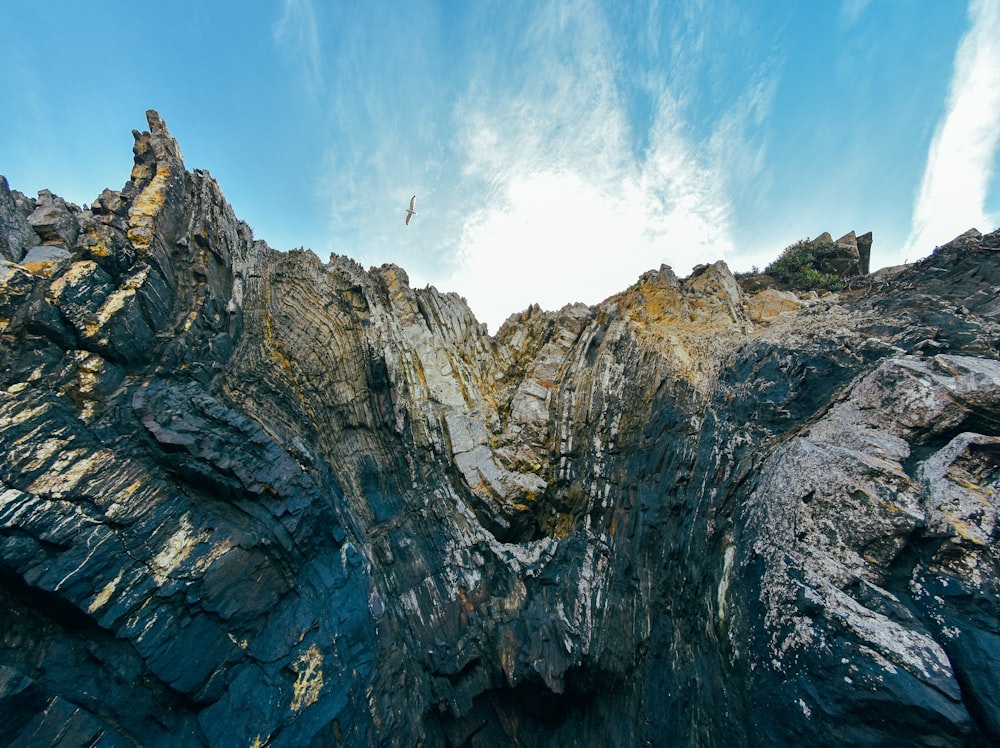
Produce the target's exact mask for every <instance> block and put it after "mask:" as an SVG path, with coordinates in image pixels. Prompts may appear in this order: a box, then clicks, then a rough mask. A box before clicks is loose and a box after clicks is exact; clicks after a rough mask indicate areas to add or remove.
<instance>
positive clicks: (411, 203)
mask: <svg viewBox="0 0 1000 748" xmlns="http://www.w3.org/2000/svg"><path fill="white" fill-rule="evenodd" d="M416 200H417V196H416V195H414V196H413V197H411V198H410V210H413V203H415V202H416Z"/></svg>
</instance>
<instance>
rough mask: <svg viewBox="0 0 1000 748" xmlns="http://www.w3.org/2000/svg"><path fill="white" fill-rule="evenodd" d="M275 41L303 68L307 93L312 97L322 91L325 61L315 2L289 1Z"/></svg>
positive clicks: (277, 26) (304, 0)
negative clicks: (314, 6)
mask: <svg viewBox="0 0 1000 748" xmlns="http://www.w3.org/2000/svg"><path fill="white" fill-rule="evenodd" d="M274 38H275V41H277V42H278V44H279V45H281V46H282V48H283V49H284V50H285V52H286V53H287V54H289V56H291V57H293V58H294V59H296V60H297V61H298V62H299V64H300V65H301V67H302V74H303V77H304V79H305V86H306V90H307V91H309V93H310V94H312V95H316V94H318V93H319V92H320V91H322V89H323V57H322V49H321V47H320V38H319V30H318V28H317V25H316V11H315V9H314V8H313V4H312V0H285V3H284V10H283V11H282V13H281V19H280V20H279V21H278V23H277V25H276V26H275V27H274Z"/></svg>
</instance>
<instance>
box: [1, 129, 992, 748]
mask: <svg viewBox="0 0 1000 748" xmlns="http://www.w3.org/2000/svg"><path fill="white" fill-rule="evenodd" d="M147 116H148V121H149V127H150V131H149V132H142V133H140V132H136V133H135V134H134V135H135V147H134V153H135V166H134V168H133V170H132V174H131V178H130V180H129V182H128V183H127V184H126V185H125V186H124V187H123V189H122V190H121V191H120V192H114V191H111V190H106V191H105V192H104V193H102V195H101V196H100V197H99V198H98V199H97V200H95V201H94V204H93V206H92V208H91V209H90V210H84V211H74V210H72V209H70V208H68V207H67V212H66V213H65V214H63V213H60V214H59V215H60V216H63V217H65V215H68V216H70V217H71V218H72V220H73V221H74V222H75V224H76V232H77V233H76V238H75V240H74V241H73V242H67V241H66V238H67V237H68V236H70V235H71V234H72V232H71V231H70V230H69V229H68V228H66V227H64V229H65V230H64V231H63V233H62V234H59V236H61V237H62V239H63V241H62V244H63V248H64V250H65V251H66V252H67V253H68V254H69V257H68V258H58V260H57V261H55V262H51V263H49V264H46V265H44V267H42V266H39V265H37V264H33V263H28V265H20V264H15V262H13V260H14V257H13V253H12V254H11V255H9V257H10V259H11V260H12V261H10V262H0V720H2V722H3V724H4V725H5V729H4V737H3V739H4V741H5V742H7V743H10V744H48V743H51V742H53V741H54V740H55V739H56V738H59V737H61V739H63V740H68V741H70V742H74V743H80V744H97V743H100V744H120V743H121V744H142V745H153V746H155V745H185V746H189V745H254V744H256V745H263V744H268V745H273V746H281V745H294V746H299V745H331V744H332V745H417V744H423V745H429V746H435V745H441V746H444V745H469V746H487V745H507V744H513V745H526V746H542V745H580V746H583V745H635V746H638V745H646V744H663V743H670V744H673V743H677V744H680V745H692V744H695V745H704V746H715V745H719V746H721V745H726V746H729V745H770V744H792V743H795V744H798V743H813V744H818V745H845V744H856V745H870V744H888V743H890V742H891V743H892V744H899V745H954V746H968V745H988V744H991V743H993V742H996V741H997V740H998V739H1000V724H998V720H997V717H996V715H997V713H998V706H1000V705H998V702H997V696H996V694H998V693H1000V682H998V675H997V674H998V673H1000V614H998V612H997V611H998V610H1000V607H998V606H997V599H998V597H997V594H998V589H997V587H998V583H1000V572H998V569H1000V566H998V558H997V555H996V554H997V552H996V547H997V546H996V535H997V507H996V501H997V495H998V489H1000V355H998V345H1000V327H998V318H1000V302H998V300H997V299H998V293H997V292H998V291H1000V254H998V253H997V252H996V251H995V249H996V248H997V247H998V246H1000V234H997V233H994V234H988V235H982V234H979V233H978V232H974V233H972V232H969V233H967V234H965V235H963V236H962V237H960V238H959V240H956V242H954V243H950V244H948V245H945V246H943V247H940V248H938V249H937V250H936V251H935V252H934V254H933V255H931V256H930V257H928V258H927V259H926V260H924V261H923V262H920V263H915V264H913V265H908V266H906V267H904V268H901V269H899V270H898V271H896V272H895V273H893V274H891V275H883V276H880V277H879V278H877V279H872V284H871V288H870V289H869V290H868V292H867V293H863V294H857V293H851V294H847V293H845V294H841V295H836V294H828V295H825V296H822V297H820V296H816V295H815V294H814V295H812V296H811V297H806V296H805V295H803V296H792V295H784V294H782V293H780V292H778V291H773V290H772V291H761V292H759V293H756V294H753V295H750V294H749V293H748V292H747V291H746V289H745V288H744V289H741V287H740V285H738V284H737V282H736V279H735V278H734V277H733V275H732V274H731V273H730V272H729V270H728V268H727V267H726V266H725V264H724V263H721V262H720V263H715V264H713V265H710V266H700V267H698V268H696V269H695V270H694V271H693V272H692V274H691V275H690V276H689V277H688V278H684V279H680V278H678V277H677V276H676V275H675V274H674V273H673V272H672V271H671V270H670V268H667V267H665V266H664V267H661V268H660V269H658V270H652V271H650V272H648V273H646V274H644V275H643V276H642V277H641V278H639V279H638V281H637V283H636V284H635V285H633V286H632V287H631V288H629V289H626V290H625V291H623V292H622V293H620V294H617V295H615V296H613V297H611V298H609V299H607V300H606V301H604V302H603V303H601V304H599V305H597V306H594V307H588V306H584V305H582V304H576V305H569V306H567V307H565V308H563V309H561V310H559V311H557V312H548V311H543V310H541V309H539V308H538V307H532V308H529V309H528V310H525V311H524V312H522V313H519V314H516V315H513V316H512V317H511V318H510V319H509V320H508V321H507V322H506V323H505V324H504V325H503V327H502V328H501V329H500V331H499V332H498V333H497V335H496V337H493V338H491V337H489V336H488V335H487V334H486V331H485V328H484V326H482V325H481V324H479V323H478V322H477V321H476V320H475V318H474V317H473V315H472V313H471V312H470V311H469V309H468V307H467V305H466V304H465V302H464V301H463V300H462V299H461V298H460V297H458V296H456V295H454V294H447V293H441V292H439V291H437V290H436V289H434V288H426V289H413V288H411V287H410V286H409V280H408V278H407V276H406V273H405V272H404V271H403V270H402V269H401V268H398V267H396V266H392V265H386V266H383V267H380V268H373V269H370V270H367V271H366V270H365V269H363V268H362V267H360V266H359V265H358V264H357V263H355V262H354V261H352V260H350V259H348V258H345V257H339V256H331V257H330V259H329V261H328V262H326V263H323V262H321V261H320V260H319V259H318V258H317V257H316V256H315V255H313V254H312V253H310V252H305V251H293V252H288V253H280V252H276V251H274V250H272V249H271V248H270V247H268V246H267V245H266V244H265V243H263V242H261V241H259V240H255V239H254V238H253V236H252V234H251V232H250V230H249V228H248V227H247V226H246V225H245V224H243V223H241V222H240V221H238V220H237V219H236V217H235V216H234V215H233V211H232V209H231V208H230V207H229V205H228V204H227V203H226V202H225V200H224V198H223V196H222V193H221V190H220V189H219V186H218V185H217V184H216V182H215V181H214V180H213V179H212V178H211V176H210V175H209V174H208V172H205V171H197V170H196V171H193V172H191V171H188V170H187V169H186V168H185V166H184V164H183V161H182V157H181V152H180V148H179V147H178V146H177V144H176V142H175V141H174V140H173V138H172V137H171V136H170V134H169V132H168V131H167V129H166V126H165V125H164V124H163V122H162V120H161V119H160V118H159V116H158V115H156V113H155V112H150V113H148V115H147ZM4 189H6V185H4ZM0 192H2V191H0ZM5 194H7V195H8V197H9V198H10V199H9V200H8V202H7V203H2V202H0V209H2V210H4V211H5V212H4V213H3V216H4V223H3V229H4V238H5V240H6V243H7V244H6V246H7V247H8V248H13V247H15V246H17V247H19V249H18V250H17V251H18V252H22V255H23V249H24V248H26V247H31V246H34V245H35V244H37V243H38V239H37V238H35V239H33V240H32V241H31V242H29V243H27V244H25V243H24V239H23V237H22V238H18V237H19V236H21V235H20V234H18V231H20V229H21V228H23V226H22V225H21V224H20V223H18V222H17V220H16V218H17V216H21V217H22V218H23V219H24V220H25V221H26V220H27V215H33V214H34V211H36V210H37V208H36V207H35V206H33V205H28V208H30V209H28V208H25V207H24V206H25V205H26V204H20V207H18V205H19V204H18V203H17V202H16V200H15V198H14V193H11V192H9V191H8V192H7V193H5ZM2 197H3V196H2V195H0V200H2ZM4 205H7V207H6V208H5V207H4ZM11 205H13V206H14V208H10V206H11ZM25 210H27V213H25ZM8 216H14V218H13V219H11V220H10V221H8V219H7V217H8ZM49 225H52V224H49ZM19 227H20V228H19ZM32 233H33V232H32ZM825 241H828V242H829V243H830V245H831V246H832V245H834V244H838V245H842V246H841V247H840V249H839V250H838V251H839V252H841V255H842V256H843V257H847V256H848V255H849V257H847V259H848V260H849V261H850V262H854V263H855V266H856V267H855V268H854V269H852V268H851V267H846V268H845V269H844V272H864V271H865V270H866V267H865V265H866V263H867V260H868V257H867V255H866V252H867V251H868V250H870V235H866V236H865V237H860V238H855V237H854V235H853V234H849V235H848V236H847V237H844V238H842V239H841V240H838V242H836V243H835V242H833V241H832V238H831V237H829V235H827V236H826V239H825ZM17 259H20V258H17ZM848 264H849V263H848ZM40 271H44V272H40ZM778 306H781V307H784V306H788V307H790V308H789V309H787V310H784V309H779V310H778V311H774V310H775V309H776V308H777V307H778ZM782 311H784V312H786V313H782ZM53 736H56V738H54V737H53Z"/></svg>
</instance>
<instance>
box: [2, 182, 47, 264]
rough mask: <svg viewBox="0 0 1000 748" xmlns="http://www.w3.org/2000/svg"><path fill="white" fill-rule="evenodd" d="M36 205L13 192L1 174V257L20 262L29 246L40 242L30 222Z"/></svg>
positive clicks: (18, 193)
mask: <svg viewBox="0 0 1000 748" xmlns="http://www.w3.org/2000/svg"><path fill="white" fill-rule="evenodd" d="M33 208H34V206H33V205H31V204H30V202H29V201H28V200H27V199H26V198H25V197H24V195H22V194H21V193H20V192H12V191H11V189H10V185H9V184H8V183H7V178H6V177H4V176H2V175H0V258H5V259H7V260H11V261H12V262H18V261H19V260H20V259H21V258H22V257H24V253H25V252H26V251H27V250H28V248H29V247H31V246H33V245H35V244H38V243H39V241H40V239H39V236H38V234H36V233H35V231H34V229H32V228H31V225H30V224H29V223H28V216H29V215H31V211H32V210H33Z"/></svg>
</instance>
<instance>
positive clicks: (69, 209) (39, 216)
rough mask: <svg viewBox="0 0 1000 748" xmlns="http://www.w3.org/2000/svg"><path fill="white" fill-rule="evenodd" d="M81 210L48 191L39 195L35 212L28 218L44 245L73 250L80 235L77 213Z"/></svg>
mask: <svg viewBox="0 0 1000 748" xmlns="http://www.w3.org/2000/svg"><path fill="white" fill-rule="evenodd" d="M78 212H79V208H77V207H76V206H75V205H74V206H70V205H69V204H68V203H67V202H66V201H65V200H63V199H62V198H61V197H59V196H58V195H53V194H52V193H51V192H49V191H48V190H42V191H41V192H39V193H38V201H37V203H36V204H35V210H34V211H32V213H31V215H29V216H28V225H29V226H31V228H33V229H34V230H35V233H36V234H38V236H40V237H41V238H42V242H43V243H44V244H48V245H52V246H56V247H63V248H64V249H69V248H71V247H72V246H73V245H74V244H75V243H76V237H77V236H78V235H79V233H80V226H79V224H78V223H77V219H76V215H75V213H78Z"/></svg>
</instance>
